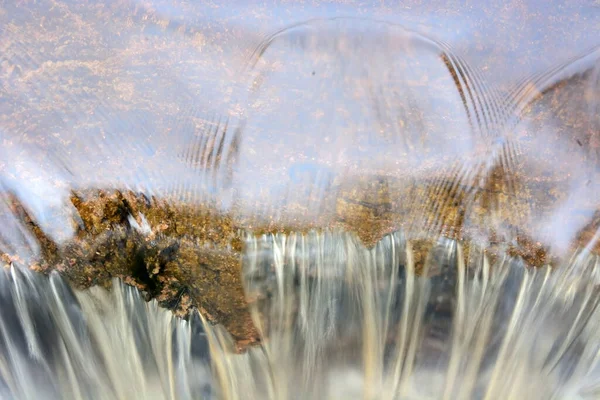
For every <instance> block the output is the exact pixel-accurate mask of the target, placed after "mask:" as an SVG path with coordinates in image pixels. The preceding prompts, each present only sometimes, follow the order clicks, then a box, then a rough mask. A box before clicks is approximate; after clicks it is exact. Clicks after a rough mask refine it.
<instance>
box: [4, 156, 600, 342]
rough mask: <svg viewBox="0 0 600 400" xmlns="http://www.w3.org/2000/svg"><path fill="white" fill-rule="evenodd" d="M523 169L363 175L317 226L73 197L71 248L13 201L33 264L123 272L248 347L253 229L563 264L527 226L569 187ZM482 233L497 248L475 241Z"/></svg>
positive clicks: (421, 259)
mask: <svg viewBox="0 0 600 400" xmlns="http://www.w3.org/2000/svg"><path fill="white" fill-rule="evenodd" d="M518 172H519V170H518V168H513V169H512V170H510V174H511V176H508V175H509V171H507V170H506V169H505V168H503V167H498V168H492V169H491V171H487V172H486V173H485V175H482V177H480V178H479V177H476V178H470V179H469V182H478V186H473V185H472V184H471V185H469V184H467V182H462V181H461V179H459V177H457V175H456V174H453V173H449V174H448V175H447V177H445V178H444V177H437V178H430V179H427V178H424V179H420V180H415V179H396V178H392V177H386V176H378V177H373V176H362V177H356V178H355V179H352V180H349V181H348V183H346V184H344V185H340V186H338V187H336V188H335V191H332V192H331V193H330V194H328V195H329V196H333V200H334V201H330V202H329V203H328V204H331V205H332V206H331V207H330V208H328V209H325V210H324V211H323V213H322V215H321V219H315V220H312V221H308V222H302V221H300V220H299V221H295V222H294V221H284V220H276V219H263V220H260V219H257V218H255V217H248V216H245V215H244V214H243V213H241V212H240V211H239V210H237V211H236V209H235V208H234V209H232V210H231V211H230V212H228V213H225V212H222V211H219V210H218V209H217V207H216V206H213V205H211V204H208V203H207V204H204V205H192V204H187V203H184V202H177V201H172V200H164V199H156V198H147V197H146V196H144V195H143V194H137V193H132V192H120V191H112V192H111V191H103V190H89V191H83V192H78V193H73V194H72V196H71V198H70V200H71V203H72V205H73V206H74V208H75V210H76V211H77V213H76V215H75V218H74V219H73V224H74V226H75V227H76V234H75V235H74V237H73V238H72V239H71V240H69V241H67V242H66V243H65V244H61V245H58V244H56V243H54V242H53V241H52V240H51V239H50V238H49V237H47V236H46V235H45V234H44V232H43V231H42V230H41V229H40V227H39V226H38V225H37V224H36V223H35V221H34V220H33V219H32V218H31V217H30V216H29V214H28V213H27V212H26V211H25V209H24V208H23V207H22V206H21V205H20V203H19V202H18V200H17V199H16V198H14V197H13V199H12V204H13V212H14V213H15V215H18V216H20V218H21V219H22V221H23V223H24V224H25V225H26V226H27V227H29V229H30V230H31V232H32V233H33V234H34V236H35V237H36V239H37V241H38V242H39V244H40V246H41V257H40V260H38V261H37V262H36V263H35V264H34V265H33V266H32V267H33V268H34V269H36V270H39V271H42V272H48V271H50V270H57V271H59V272H60V273H61V274H62V275H63V276H65V277H66V278H67V279H68V280H69V281H70V283H71V284H72V285H73V286H74V287H75V288H78V289H84V288H87V287H90V286H93V285H100V286H105V287H106V286H109V285H110V282H111V279H112V278H114V277H120V278H122V279H123V280H124V281H125V282H127V283H128V284H131V285H134V286H136V287H138V288H139V289H141V290H143V291H144V292H145V293H146V294H147V297H148V298H156V299H157V300H158V301H159V303H160V304H161V305H162V306H165V307H168V308H170V309H172V310H173V311H174V312H175V313H176V314H177V315H179V316H181V317H186V316H187V315H188V313H189V311H190V310H192V309H194V308H198V309H199V310H200V311H201V312H202V313H203V315H204V316H205V317H206V318H207V319H208V320H209V321H211V322H213V323H219V324H222V325H223V326H224V327H225V328H226V329H227V330H228V331H229V333H230V334H231V335H232V336H233V338H234V339H235V340H236V343H237V345H238V349H239V350H241V349H242V348H243V347H245V346H247V345H250V344H252V343H255V342H257V341H259V334H258V332H257V330H256V328H255V327H254V325H253V323H252V319H251V317H250V313H249V310H248V300H247V298H246V296H245V293H244V287H243V285H242V273H241V262H242V252H243V243H244V237H243V235H244V233H245V232H251V233H255V234H256V233H275V232H286V233H289V232H292V231H294V232H303V231H308V230H313V229H320V230H344V231H349V232H353V233H355V234H356V235H357V236H358V237H359V238H360V239H361V240H362V242H363V243H364V244H365V245H366V246H367V247H371V246H373V245H375V244H376V243H377V242H378V241H379V240H380V239H381V238H382V237H383V236H385V235H387V234H389V233H392V232H394V231H398V230H403V231H405V232H408V233H411V232H416V233H418V234H420V235H416V236H411V237H410V238H409V240H410V242H411V247H412V250H413V257H414V262H415V266H416V269H417V272H418V273H421V271H423V269H424V267H425V264H426V262H427V257H428V254H429V253H430V250H431V249H432V247H433V246H434V244H435V241H436V240H437V239H439V238H440V237H446V238H450V239H455V240H459V241H461V242H462V243H463V248H464V254H465V256H466V257H468V254H469V251H470V247H471V243H472V242H473V243H475V244H478V245H481V247H483V248H485V252H486V253H487V254H488V255H489V257H490V258H492V259H493V258H495V257H498V256H500V255H503V254H504V255H508V256H512V257H520V258H522V259H523V260H524V261H525V263H526V264H527V265H530V266H543V265H547V264H549V263H551V262H552V258H553V257H554V255H553V254H552V252H551V249H549V248H548V247H547V246H545V245H544V244H543V243H540V242H537V241H535V240H534V239H533V236H532V235H531V233H530V232H529V231H528V230H527V229H526V228H527V225H528V222H529V221H531V219H532V218H534V217H535V215H537V214H539V213H543V212H551V211H552V207H553V206H554V205H555V204H556V203H557V201H558V200H560V194H561V193H563V191H564V190H565V189H564V188H563V187H562V185H563V183H562V181H560V180H556V179H554V180H552V179H548V180H541V181H540V180H539V179H529V178H527V177H525V176H522V175H519V173H518ZM287 207H294V205H293V204H290V205H287ZM298 207H299V206H298ZM598 215H600V214H599V213H598V212H596V214H595V218H593V220H592V221H591V222H590V223H589V224H588V225H587V226H586V227H585V228H584V229H583V230H582V231H581V232H580V233H579V235H578V236H577V239H576V240H575V242H574V243H572V245H573V249H575V248H577V247H584V246H586V245H587V244H589V243H592V245H593V246H592V251H595V252H598V244H597V243H596V241H594V240H595V239H594V238H595V235H596V231H597V230H598V226H600V223H599V222H598V221H600V217H598ZM490 216H492V217H493V218H492V217H490ZM478 237H485V240H486V242H485V243H476V242H477V241H476V238H478ZM5 258H7V259H8V260H10V261H14V258H10V257H5ZM430 272H431V271H430Z"/></svg>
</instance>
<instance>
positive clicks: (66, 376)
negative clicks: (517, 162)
mask: <svg viewBox="0 0 600 400" xmlns="http://www.w3.org/2000/svg"><path fill="white" fill-rule="evenodd" d="M412 243H413V242H412V241H410V240H408V241H407V240H406V238H405V237H404V236H403V235H402V234H400V233H395V234H392V235H388V236H386V237H385V238H384V239H383V240H381V241H380V242H379V243H378V244H377V245H376V247H375V248H373V249H371V250H367V249H365V248H364V247H363V246H362V244H361V243H360V241H359V240H358V239H357V238H356V237H354V236H353V235H350V234H345V233H321V234H318V233H312V234H306V235H300V234H290V235H289V236H286V235H276V236H270V235H269V236H262V237H258V238H256V237H251V236H248V237H247V243H246V246H247V247H246V252H245V255H244V260H243V266H244V280H245V283H246V289H247V295H248V297H249V299H253V300H254V301H253V303H252V304H253V306H252V307H253V308H252V311H253V316H254V321H255V323H256V325H257V327H258V328H259V329H260V332H261V334H262V338H263V342H262V344H261V345H259V346H257V347H254V348H250V349H249V350H248V351H247V352H246V353H243V354H236V353H234V352H233V351H232V348H233V346H232V342H231V341H230V339H229V337H228V335H227V333H226V332H225V331H224V330H223V328H222V327H220V326H211V325H209V324H207V323H206V322H205V323H204V324H205V325H204V327H203V328H202V327H201V324H200V321H199V320H198V319H197V317H192V321H191V322H187V321H181V320H178V319H175V318H174V317H172V316H171V314H170V313H169V312H167V311H165V310H161V309H159V308H158V307H157V306H156V303H155V302H154V301H153V302H150V303H145V302H144V301H143V300H142V297H141V295H140V294H139V293H138V292H137V291H136V290H135V289H133V288H130V287H127V286H124V285H123V284H121V283H119V282H118V281H115V282H114V285H113V288H112V292H110V293H109V292H106V291H105V290H104V289H100V288H93V289H91V290H89V291H86V292H81V293H76V294H75V295H73V294H72V293H71V292H70V290H69V289H68V287H67V286H66V285H65V284H64V283H63V281H62V280H61V278H59V276H58V275H57V274H54V273H53V274H51V275H50V277H42V276H40V275H37V274H35V273H32V272H30V271H23V270H20V269H19V268H18V267H11V268H8V269H4V270H3V272H2V274H1V275H0V281H1V284H2V290H1V291H0V293H1V296H2V299H1V301H2V308H1V313H0V317H1V320H0V321H1V324H0V328H1V330H0V332H1V336H0V343H1V345H2V347H1V353H0V354H1V357H0V361H1V362H0V376H1V378H2V390H3V392H2V393H3V396H4V398H9V399H11V398H15V399H40V398H44V399H71V398H72V399H202V398H205V399H209V398H215V399H274V400H275V399H277V400H280V399H281V400H283V399H308V398H311V399H340V398H344V399H521V398H525V397H527V398H532V399H540V400H541V399H551V398H552V399H573V398H576V399H594V398H597V396H598V395H599V393H600V392H599V390H600V386H599V385H600V367H599V360H600V335H599V334H598V332H599V328H600V315H599V314H598V310H597V304H598V301H599V300H600V298H599V296H600V293H598V289H597V287H598V282H599V278H600V270H599V269H598V268H599V266H598V259H597V258H596V257H593V256H590V255H589V254H588V255H587V256H586V253H585V252H580V253H578V254H577V255H576V256H574V257H573V259H572V260H570V262H569V263H568V264H565V265H561V266H559V267H560V268H551V267H545V268H539V269H530V268H527V267H526V266H524V265H523V263H522V262H519V261H518V260H515V259H509V258H503V257H497V259H495V261H493V262H492V261H490V257H489V255H487V254H485V253H484V252H482V251H480V250H477V249H474V248H473V249H470V250H468V251H465V249H463V247H462V246H461V245H460V244H458V243H456V242H453V241H449V240H442V241H439V242H438V243H437V244H436V245H435V246H434V247H433V248H432V249H431V251H430V252H429V254H428V255H427V257H426V259H425V260H420V261H419V260H416V259H415V254H416V253H415V251H414V250H413V248H412V246H413V244H412ZM417 272H418V274H417ZM202 332H204V333H202Z"/></svg>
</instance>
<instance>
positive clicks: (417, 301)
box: [0, 0, 600, 399]
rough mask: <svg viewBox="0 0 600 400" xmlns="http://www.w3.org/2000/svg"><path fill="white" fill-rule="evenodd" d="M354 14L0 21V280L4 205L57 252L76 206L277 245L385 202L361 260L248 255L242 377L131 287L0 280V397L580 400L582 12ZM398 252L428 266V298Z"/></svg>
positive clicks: (309, 241)
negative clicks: (246, 224)
mask: <svg viewBox="0 0 600 400" xmlns="http://www.w3.org/2000/svg"><path fill="white" fill-rule="evenodd" d="M371 3H372V4H371ZM371 3H369V4H363V3H360V2H352V1H349V2H321V3H319V4H312V3H311V4H306V3H305V2H260V3H259V2H252V1H245V2H242V1H231V2H227V4H219V3H212V2H209V1H199V2H184V1H155V0H150V1H136V0H122V1H114V2H102V1H69V0H62V1H61V0H59V1H43V0H42V1H37V2H9V1H6V2H0V140H1V142H0V143H1V147H0V226H1V229H0V251H1V252H2V253H7V254H10V255H11V257H13V260H15V259H18V260H20V261H21V262H22V263H24V264H27V263H29V262H32V261H33V260H35V259H36V258H37V257H38V256H39V255H40V254H39V244H38V243H37V242H36V239H35V237H34V236H33V235H31V232H30V231H28V230H27V229H26V228H25V227H24V226H23V221H22V219H21V216H20V215H19V214H18V213H17V212H15V210H14V208H13V203H12V201H11V200H10V197H9V194H10V195H11V196H15V197H16V198H17V199H18V201H19V202H20V204H22V205H23V206H24V207H25V209H26V210H27V212H28V213H29V214H30V215H31V216H32V218H33V219H34V220H35V221H36V222H37V224H39V226H40V227H41V229H42V230H43V231H44V232H45V233H46V234H47V235H48V236H49V237H51V238H52V239H54V240H55V241H56V242H58V243H61V242H67V241H68V240H70V239H71V238H72V235H73V232H74V227H73V225H72V221H73V218H72V214H73V212H74V209H73V207H72V205H71V204H70V202H69V197H68V196H69V193H70V192H71V190H79V189H87V188H96V189H122V190H125V189H131V190H135V191H139V192H143V193H146V194H148V195H153V196H156V197H158V198H166V199H169V201H178V202H183V203H185V204H190V205H193V204H204V203H207V202H211V204H216V207H218V209H219V210H220V211H222V212H229V211H231V210H234V209H235V211H236V212H238V213H240V214H241V215H242V216H244V217H249V218H250V219H252V218H254V220H266V221H276V222H277V221H279V222H281V224H283V225H285V224H286V223H288V222H289V221H298V220H304V221H325V222H327V221H328V218H330V215H331V214H335V213H336V212H337V210H338V209H337V207H339V202H340V201H347V198H346V197H347V192H353V191H356V190H357V188H358V190H359V191H360V188H361V184H359V183H358V182H364V181H365V180H366V181H377V182H382V185H383V186H385V187H388V188H392V189H387V190H389V193H386V196H396V197H395V198H392V199H391V201H390V202H389V204H387V205H386V207H388V208H386V210H385V211H386V212H388V213H389V214H391V215H393V216H394V217H392V220H391V221H389V223H390V228H389V229H388V231H385V229H384V232H383V233H388V235H387V236H385V237H384V239H383V240H382V241H381V242H379V243H378V244H377V245H376V246H375V247H374V248H373V249H371V250H367V249H365V248H364V247H362V245H361V244H360V243H358V241H357V239H356V237H355V236H353V235H351V234H346V233H342V232H333V233H332V232H328V231H326V232H322V233H307V234H304V235H302V234H299V233H298V234H296V233H289V234H288V235H287V236H285V235H275V236H270V235H265V236H259V237H253V236H249V237H248V238H247V243H246V248H245V250H244V255H243V260H242V265H243V272H244V282H245V284H246V289H247V294H248V296H249V298H251V299H255V298H257V297H258V298H259V299H261V300H260V301H259V302H257V303H255V305H254V307H256V309H254V310H253V311H254V317H255V324H256V326H257V327H258V328H259V329H260V330H261V333H263V334H264V337H265V338H268V340H267V341H266V342H265V343H264V344H263V345H261V346H260V347H258V348H255V349H251V350H249V351H248V352H247V353H245V354H243V355H234V354H231V353H230V352H229V351H228V347H229V343H228V338H227V337H226V335H225V334H224V333H223V332H222V330H221V328H220V327H213V326H210V325H206V324H204V323H202V322H201V321H200V319H201V317H199V316H198V317H197V318H196V317H195V318H196V319H195V320H194V319H192V320H191V322H186V321H181V320H176V319H174V318H173V317H172V316H171V314H169V313H168V312H167V311H165V310H161V309H159V308H158V307H157V305H156V304H155V303H147V304H146V303H144V302H143V300H142V297H141V295H139V294H138V293H137V292H136V291H135V290H134V289H131V288H127V287H124V286H121V285H120V284H117V285H115V288H114V290H113V292H112V294H108V293H107V292H104V291H103V290H100V289H92V290H90V291H87V292H81V293H76V294H73V293H72V292H71V290H70V289H69V288H68V287H67V286H66V284H64V283H63V281H62V280H61V278H60V277H59V276H58V275H56V274H53V275H51V276H50V277H49V278H46V277H41V276H37V275H35V274H34V273H32V272H31V271H29V270H21V269H19V267H17V266H12V267H10V268H7V269H6V270H4V271H2V272H0V289H1V290H0V301H1V307H0V378H1V383H2V385H1V388H0V390H1V392H0V395H2V396H3V397H7V398H13V397H14V398H18V399H21V398H23V399H40V398H48V399H67V398H73V399H96V398H97V399H130V398H140V399H150V398H156V399H163V398H164V399H175V398H181V399H187V398H202V397H203V396H206V397H211V396H215V397H218V398H226V399H246V398H257V399H266V398H271V399H285V398H297V399H302V398H315V399H317V398H332V399H333V398H353V397H359V398H360V397H363V398H368V399H372V398H384V399H385V398H390V399H391V398H432V399H439V398H447V399H458V398H465V399H469V398H485V399H497V398H498V399H505V398H516V399H518V398H526V397H531V398H539V399H546V398H590V399H591V398H598V396H599V395H600V393H599V392H598V390H599V387H600V386H599V385H600V380H599V379H600V371H599V366H598V359H599V358H600V343H599V341H598V339H599V338H598V328H599V325H600V316H599V315H598V312H597V309H596V306H597V303H598V293H597V285H598V267H597V259H596V258H595V257H596V256H595V255H594V253H595V252H596V253H597V250H598V249H599V248H600V247H599V244H598V232H599V231H600V224H599V223H598V221H599V218H598V215H599V214H598V212H599V210H600V208H599V204H598V198H600V174H599V173H600V171H599V168H598V166H599V164H598V163H599V162H600V158H599V156H600V60H599V58H600V50H599V47H598V46H599V45H600V41H599V40H598V37H600V35H599V34H598V33H599V32H600V6H599V4H598V2H597V1H594V0H583V1H554V2H550V3H549V2H544V1H541V0H526V1H511V2H492V1H482V2H476V3H472V4H471V2H466V3H462V2H458V1H456V2H453V1H432V2H423V4H421V3H420V2H417V1H408V2H402V4H390V2H386V1H381V2H371ZM423 184H426V185H428V186H427V187H428V188H429V189H428V190H429V191H428V192H427V194H423V193H422V192H421V189H422V187H423V186H422V185H423ZM409 189H410V190H409ZM413 189H414V190H413ZM458 193H460V196H459V195H458ZM378 196H380V197H382V198H383V197H385V196H383V195H380V194H379V193H375V194H373V193H367V195H365V197H366V198H368V199H370V200H369V201H371V200H372V201H371V202H372V203H375V204H378V202H380V201H382V198H379V197H378ZM371 197H373V199H371ZM361 201H362V200H361ZM369 201H366V200H365V201H362V202H358V203H357V204H359V205H363V203H365V204H366V203H369ZM448 204H454V206H455V208H456V209H457V210H459V211H457V212H458V213H459V214H460V215H459V216H458V217H457V216H448V215H446V214H445V210H446V208H445V207H446V206H447V205H448ZM394 218H395V219H394ZM452 224H456V225H459V228H460V230H461V233H460V234H457V235H455V236H458V237H462V235H463V232H465V235H467V233H468V238H469V240H470V241H471V243H472V244H473V246H472V247H470V249H471V250H470V251H469V252H468V255H466V252H463V249H462V244H461V243H459V242H457V241H454V240H450V239H448V238H444V237H443V236H444V235H445V234H446V233H448V232H450V231H452V229H450V228H451V227H452V226H453V225H452ZM323 225H327V224H326V223H323ZM391 228H394V230H396V229H400V228H403V229H404V230H401V231H396V232H394V233H390V230H391ZM400 232H409V233H410V234H411V235H419V234H422V235H423V236H425V237H427V238H429V239H432V240H434V241H436V242H438V245H437V246H436V247H435V248H434V249H433V250H432V252H431V253H430V256H429V258H428V259H427V260H426V262H425V270H426V271H433V270H435V273H434V274H432V275H433V276H432V277H426V276H423V275H418V274H416V271H415V269H416V268H417V267H416V264H417V263H416V262H415V261H414V260H413V258H412V257H413V252H412V248H411V246H412V245H411V242H410V241H408V240H406V238H405V237H404V236H403V234H402V233H400ZM452 232H454V231H452ZM516 232H525V233H526V235H527V236H528V237H529V238H530V240H531V241H532V242H534V243H538V244H540V246H544V247H547V248H549V249H550V250H551V251H552V252H553V253H555V254H557V255H558V256H560V257H559V258H558V259H557V260H558V261H556V262H557V264H556V265H553V267H554V268H555V270H554V272H553V273H551V269H550V268H547V267H545V268H540V269H537V270H532V269H529V266H526V265H524V261H523V260H519V259H517V258H511V257H508V255H507V256H506V257H503V256H502V254H501V256H500V257H499V258H497V259H494V260H491V259H490V258H489V257H488V256H487V255H486V254H483V253H481V254H479V253H478V252H477V251H475V250H473V249H474V248H477V246H475V245H474V244H477V245H480V246H483V247H484V248H485V247H486V246H487V245H491V244H493V242H494V243H495V241H497V240H498V239H497V238H498V237H500V238H501V239H502V240H504V241H506V242H507V243H512V242H514V241H517V237H516ZM582 232H583V233H582ZM15 257H17V258H15ZM420 272H422V271H420ZM208 348H210V351H209V350H208ZM209 353H210V356H209Z"/></svg>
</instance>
